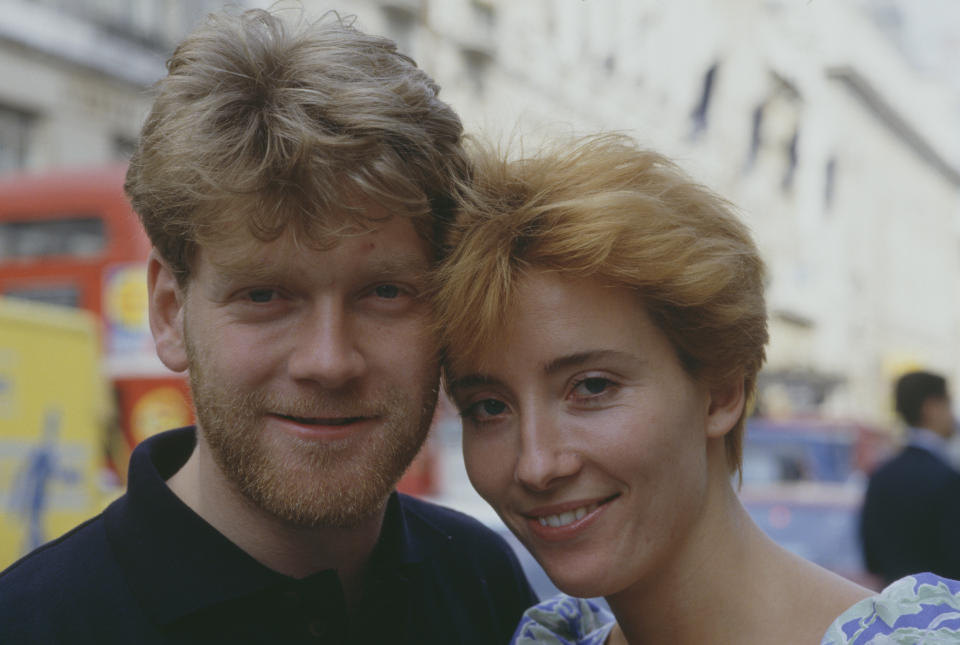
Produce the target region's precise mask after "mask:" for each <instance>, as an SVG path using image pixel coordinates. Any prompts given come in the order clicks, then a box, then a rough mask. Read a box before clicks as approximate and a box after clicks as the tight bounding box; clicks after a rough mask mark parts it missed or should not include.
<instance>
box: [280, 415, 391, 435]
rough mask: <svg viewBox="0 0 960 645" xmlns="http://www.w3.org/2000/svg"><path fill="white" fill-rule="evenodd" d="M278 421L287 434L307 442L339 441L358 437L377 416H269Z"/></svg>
mask: <svg viewBox="0 0 960 645" xmlns="http://www.w3.org/2000/svg"><path fill="white" fill-rule="evenodd" d="M268 417H271V418H273V419H275V420H276V421H278V422H279V423H278V426H279V427H280V428H282V429H284V431H285V432H288V433H291V434H293V435H295V436H297V437H300V438H301V439H307V440H317V439H319V440H330V441H333V440H339V439H345V438H348V437H351V436H353V435H356V434H357V433H359V432H362V431H363V430H364V429H367V428H369V427H371V426H370V424H371V422H373V421H375V420H376V419H377V418H378V417H375V416H331V417H327V416H323V417H314V416H299V415H291V414H279V413H271V414H268Z"/></svg>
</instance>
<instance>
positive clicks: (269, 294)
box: [247, 289, 277, 303]
mask: <svg viewBox="0 0 960 645" xmlns="http://www.w3.org/2000/svg"><path fill="white" fill-rule="evenodd" d="M276 294H277V292H276V291H275V290H274V289H251V290H250V291H249V292H248V293H247V297H248V298H250V300H251V302H258V303H264V302H270V301H271V300H273V298H274V296H276Z"/></svg>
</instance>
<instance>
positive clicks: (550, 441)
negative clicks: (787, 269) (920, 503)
mask: <svg viewBox="0 0 960 645" xmlns="http://www.w3.org/2000/svg"><path fill="white" fill-rule="evenodd" d="M449 246H450V247H451V252H450V255H449V257H448V260H447V261H446V263H445V265H444V267H443V269H442V271H441V272H440V274H439V276H438V277H439V282H438V285H439V286H438V293H437V300H436V302H437V306H438V313H439V318H440V324H441V329H442V331H441V333H442V334H443V335H444V338H445V346H446V353H445V379H446V385H447V388H448V391H449V393H450V394H451V396H452V397H453V399H454V400H455V402H456V403H457V406H458V407H459V409H460V410H461V414H462V417H463V427H464V456H465V459H466V464H467V471H468V474H469V476H470V480H471V482H472V483H473V485H474V487H475V488H476V489H477V490H478V491H479V493H480V494H481V495H482V496H483V497H484V498H485V499H486V500H487V501H488V502H489V503H490V504H491V505H492V506H493V507H494V508H495V509H496V511H497V512H498V514H499V515H500V517H501V518H502V519H503V521H504V522H505V523H506V525H507V526H508V527H509V528H510V529H511V530H512V531H513V532H514V533H515V534H516V535H517V537H518V538H519V539H520V541H521V542H523V543H524V544H525V545H526V546H527V548H528V549H529V550H530V551H531V553H533V555H534V556H535V557H536V558H537V560H538V561H539V563H540V564H541V565H542V566H543V568H544V569H545V570H546V572H547V574H548V575H549V576H550V578H551V579H552V580H553V582H554V583H555V584H556V585H557V587H558V588H560V589H561V590H562V591H564V592H566V593H567V594H570V595H571V596H576V597H595V596H604V597H605V598H606V600H607V602H608V604H609V606H610V608H611V609H612V611H613V616H612V617H611V616H610V615H609V614H608V613H607V612H605V611H603V610H601V609H599V608H597V607H596V606H594V605H593V604H591V603H588V602H586V601H580V600H576V599H574V598H571V597H568V596H561V597H559V598H555V599H551V600H549V601H546V602H544V603H542V604H541V605H538V606H537V607H534V608H532V609H531V610H529V611H528V612H527V614H526V616H525V618H524V621H523V622H522V623H521V625H520V626H519V627H518V630H517V633H516V635H515V642H517V643H532V642H547V643H632V644H634V645H637V644H643V643H658V644H659V643H670V644H671V645H677V644H683V643H696V644H698V645H702V644H704V643H746V644H749V643H764V644H768V643H777V644H780V643H800V644H803V643H811V644H815V643H819V642H821V641H822V642H824V643H848V642H857V643H859V642H867V641H866V640H863V639H865V638H867V637H870V638H872V637H873V635H875V634H876V633H878V630H881V628H882V627H883V626H884V625H886V623H883V621H878V620H875V618H876V616H877V615H882V616H883V617H884V619H885V620H889V617H890V613H891V612H893V613H894V614H911V613H915V612H914V611H913V606H914V605H915V604H916V598H917V596H918V595H926V596H928V597H929V596H935V595H936V594H937V593H939V594H940V596H939V600H938V602H939V601H941V600H942V605H941V606H939V607H938V611H939V609H943V610H944V611H945V610H946V609H947V608H948V607H951V606H952V607H953V610H954V611H956V610H957V609H960V583H955V582H953V581H942V579H937V578H935V577H933V576H928V577H924V578H917V579H912V578H911V579H906V580H904V581H902V584H901V585H900V586H899V587H897V588H896V589H894V590H893V591H892V592H890V593H888V594H887V595H885V596H880V597H872V598H871V595H872V592H871V591H869V590H868V589H865V588H863V587H860V586H858V585H856V584H853V583H852V582H849V581H847V580H845V579H843V578H840V577H838V576H836V575H834V574H832V573H830V572H828V571H826V570H824V569H822V568H820V567H818V566H816V565H814V564H812V563H810V562H807V561H805V560H803V559H801V558H798V557H797V556H795V555H793V554H791V553H789V552H788V551H786V550H784V549H782V548H781V547H779V546H778V545H777V544H775V543H774V542H773V541H772V540H770V539H769V538H768V537H767V536H766V535H765V534H764V533H763V532H762V531H761V530H760V529H759V528H758V527H757V526H756V525H755V524H754V523H753V522H752V521H751V519H750V517H749V516H748V514H747V513H746V511H745V510H744V508H743V506H742V505H741V503H740V501H739V499H738V496H737V494H736V491H735V483H733V482H732V480H733V479H736V476H737V475H738V474H739V469H740V458H741V445H742V440H743V429H744V420H745V417H746V416H747V414H748V410H749V407H750V405H749V404H750V399H751V397H752V396H753V393H754V389H755V384H756V377H757V372H758V370H759V369H760V366H761V364H762V363H763V360H764V346H765V344H766V341H767V327H766V310H765V305H764V296H763V281H764V272H763V264H762V262H761V260H760V257H759V255H758V253H757V249H756V247H755V245H754V243H753V241H752V239H751V237H750V234H749V232H748V231H747V229H746V228H745V227H744V226H743V224H741V223H740V222H739V220H738V219H737V218H736V217H735V215H734V214H733V212H732V208H731V206H730V205H729V204H727V203H726V202H725V201H723V200H722V199H720V198H719V197H717V196H716V195H714V194H712V193H711V192H709V191H708V190H706V189H704V188H703V187H701V186H698V185H696V184H694V183H693V182H692V181H690V180H689V179H688V178H687V177H686V176H684V175H683V174H682V173H681V172H680V171H679V170H678V169H677V168H676V167H675V166H673V165H672V164H671V163H670V162H669V161H667V160H666V159H665V158H663V157H662V156H660V155H658V154H655V153H653V152H649V151H644V150H641V149H638V148H637V147H636V146H635V145H634V144H633V143H632V142H631V141H630V140H629V139H626V138H623V137H618V136H613V135H608V136H597V137H592V138H588V139H585V140H582V141H579V142H576V143H575V144H574V145H572V146H567V147H565V148H562V149H561V148H557V149H556V150H555V151H553V152H547V153H544V154H542V155H540V156H538V157H535V158H530V159H524V160H520V161H516V162H510V161H508V160H506V159H504V158H502V157H501V156H499V155H498V154H495V153H493V152H491V151H479V152H478V153H477V154H476V155H475V172H474V177H473V185H472V187H471V188H470V189H468V190H467V191H466V195H465V197H464V200H463V204H462V207H461V209H460V212H459V215H458V219H457V221H456V223H455V226H454V228H453V233H452V234H451V238H450V239H449ZM921 582H922V583H923V584H922V585H921V584H920V583H921ZM938 585H939V586H938ZM868 598H869V599H868ZM911 603H913V604H911ZM934 604H936V603H934ZM841 614H842V615H841ZM614 617H615V620H614ZM838 617H839V618H838ZM861 618H863V624H864V625H865V626H864V627H861ZM910 618H911V617H910V616H908V617H907V619H910ZM907 619H904V620H907ZM928 619H929V617H927V616H926V614H924V618H923V620H928ZM851 621H853V622H851ZM954 622H957V621H954ZM896 626H898V627H899V623H898V624H897V625H896ZM950 627H952V628H955V629H956V628H960V624H953V623H951V624H950ZM888 631H892V629H891V630H888ZM858 638H859V639H860V640H857V639H858ZM892 642H899V641H892ZM910 642H914V641H910ZM937 642H947V641H937Z"/></svg>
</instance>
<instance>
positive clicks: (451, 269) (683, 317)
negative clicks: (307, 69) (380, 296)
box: [435, 134, 767, 472]
mask: <svg viewBox="0 0 960 645" xmlns="http://www.w3.org/2000/svg"><path fill="white" fill-rule="evenodd" d="M472 164H473V166H472V174H473V176H472V181H471V184H470V186H468V187H466V188H465V189H464V191H463V195H462V203H461V204H460V207H459V210H458V213H457V215H456V217H455V221H454V224H453V226H452V227H451V228H450V230H449V234H448V236H447V239H446V245H447V246H448V247H449V255H448V257H447V259H446V260H445V262H444V264H443V265H442V266H441V269H440V271H438V273H437V286H436V291H435V296H436V299H435V302H436V306H437V313H438V325H439V327H438V329H439V333H440V334H441V335H442V337H443V339H444V346H445V348H446V349H445V356H446V358H445V362H446V367H447V374H448V375H449V373H450V370H451V369H452V370H453V371H454V372H455V371H456V367H457V365H458V364H460V363H461V362H462V361H468V362H471V363H473V362H475V361H477V360H478V359H479V358H480V356H481V355H482V352H483V351H484V348H485V347H487V346H488V344H489V343H490V341H491V340H492V339H493V338H494V337H495V336H496V334H497V333H498V332H499V331H500V330H501V329H502V328H503V327H504V326H506V325H509V323H510V319H509V316H510V308H511V303H512V300H513V298H515V294H516V285H517V282H518V279H519V278H521V277H522V276H523V273H524V272H525V271H526V270H529V269H534V268H536V269H548V270H552V271H558V272H561V273H566V274H569V275H571V276H578V277H595V278H598V279H599V280H601V281H603V282H604V283H607V284H610V285H615V286H622V287H627V288H629V289H631V290H634V291H635V292H636V293H637V294H638V296H639V297H641V298H642V301H643V304H644V305H645V307H646V309H647V311H648V312H649V314H650V316H651V318H652V319H653V320H654V321H655V322H656V324H657V325H658V327H659V328H660V329H661V330H662V331H663V332H664V333H665V334H666V336H667V337H668V338H669V340H670V342H671V343H672V345H673V346H674V348H675V349H676V352H677V355H678V357H679V360H680V361H681V363H682V364H683V366H684V367H685V369H686V370H687V371H688V373H690V374H691V375H692V376H693V377H694V378H697V379H700V380H702V381H703V382H706V383H708V384H710V385H721V384H724V383H729V382H730V381H731V379H743V382H744V386H745V390H746V392H747V396H748V399H752V397H753V394H754V391H755V388H756V379H757V373H758V371H759V370H760V367H761V365H762V364H763V361H764V357H765V350H764V347H765V345H766V342H767V315H766V306H765V303H764V293H763V291H764V265H763V262H762V260H761V259H760V255H759V253H758V251H757V248H756V246H755V244H754V242H753V240H752V238H751V235H750V233H749V231H748V230H747V228H746V226H744V224H743V223H742V222H741V221H740V220H739V219H738V218H737V216H736V215H735V214H734V208H733V207H732V205H731V204H729V203H728V202H726V201H725V200H724V199H722V198H720V197H719V196H717V195H716V194H714V193H713V192H711V191H710V190H708V189H706V188H705V187H703V186H701V185H699V184H697V183H695V182H694V181H692V180H691V179H690V178H689V177H687V176H686V175H685V174H684V173H683V172H681V171H680V170H679V169H678V168H677V167H676V166H675V165H674V164H673V163H672V162H671V161H669V160H668V159H667V158H665V157H664V156H662V155H660V154H657V153H656V152H651V151H649V150H644V149H641V148H640V147H638V146H637V145H636V143H635V142H633V141H632V140H631V139H629V138H627V137H624V136H620V135H613V134H609V135H595V136H591V137H587V138H583V139H579V140H575V141H572V142H571V141H567V142H558V143H555V144H553V145H552V146H551V147H550V148H549V149H548V150H546V151H544V152H542V153H540V154H538V155H536V156H533V157H530V158H523V159H518V160H510V159H509V158H508V156H507V155H505V154H503V153H501V152H499V151H496V150H493V149H491V148H489V147H482V146H478V147H477V149H476V150H474V151H473V155H472ZM746 415H747V411H746V409H745V411H744V414H743V415H741V417H740V419H739V420H738V422H737V424H736V426H735V427H734V429H733V430H732V431H731V432H730V433H728V434H727V438H726V448H727V457H728V462H729V464H730V468H731V472H735V471H739V469H740V463H741V452H742V438H743V428H744V421H745V418H746Z"/></svg>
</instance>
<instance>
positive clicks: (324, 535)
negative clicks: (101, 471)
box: [167, 440, 386, 606]
mask: <svg viewBox="0 0 960 645" xmlns="http://www.w3.org/2000/svg"><path fill="white" fill-rule="evenodd" d="M167 485H168V486H169V487H170V490H171V491H173V493H174V494H175V495H176V496H177V497H179V498H180V500H181V501H183V503H184V504H186V505H187V506H189V507H190V508H191V509H192V510H193V511H194V512H195V513H196V514H197V515H199V516H200V517H201V518H203V519H204V520H205V521H206V522H207V523H209V524H210V525H211V526H213V527H214V528H215V529H216V530H217V531H219V532H220V533H221V534H223V535H224V536H225V537H226V538H227V539H229V540H230V541H231V542H233V543H234V544H236V545H237V546H239V547H240V548H241V549H243V550H244V551H245V552H246V553H247V554H249V555H250V556H251V557H253V558H254V559H255V560H257V561H258V562H260V563H261V564H263V565H264V566H266V567H268V568H270V569H272V570H274V571H276V572H278V573H282V574H284V575H287V576H290V577H293V578H305V577H307V576H309V575H311V574H314V573H317V572H319V571H324V570H327V569H335V570H336V571H337V574H338V575H339V577H340V583H341V585H342V586H343V589H344V593H345V595H346V597H347V603H348V606H350V605H352V604H354V601H356V600H357V599H358V598H359V596H360V593H361V587H362V580H363V574H364V568H365V567H366V564H367V562H368V560H369V558H370V555H371V553H372V552H373V549H374V547H375V546H376V544H377V540H378V539H379V536H380V529H381V527H382V525H383V516H384V512H385V510H386V507H385V506H384V508H382V509H381V510H380V512H378V513H377V514H375V515H374V516H371V517H370V518H369V520H368V521H366V522H364V523H362V524H361V525H359V526H357V527H352V528H347V529H344V528H333V527H310V528H304V527H297V526H294V525H291V524H290V523H288V522H285V521H283V520H280V519H279V518H277V517H275V516H273V515H271V514H270V513H267V512H266V511H264V510H263V509H262V508H259V507H258V506H257V505H256V504H254V503H253V502H252V501H251V500H250V499H249V498H247V497H246V496H245V495H243V494H242V493H241V492H240V491H239V490H238V488H237V487H236V486H235V485H234V484H233V482H231V481H229V479H228V478H227V477H226V476H225V475H224V474H223V473H222V471H221V470H220V468H219V467H218V465H217V464H216V462H215V461H214V460H213V458H212V455H210V453H209V451H207V450H206V449H205V445H204V443H203V442H202V441H200V440H198V442H197V447H196V448H195V449H194V451H193V453H192V454H191V455H190V458H189V459H188V460H187V462H186V463H185V464H184V465H183V467H182V468H181V469H180V470H179V471H177V473H175V474H174V475H173V476H172V477H171V478H170V479H169V480H168V481H167Z"/></svg>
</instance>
